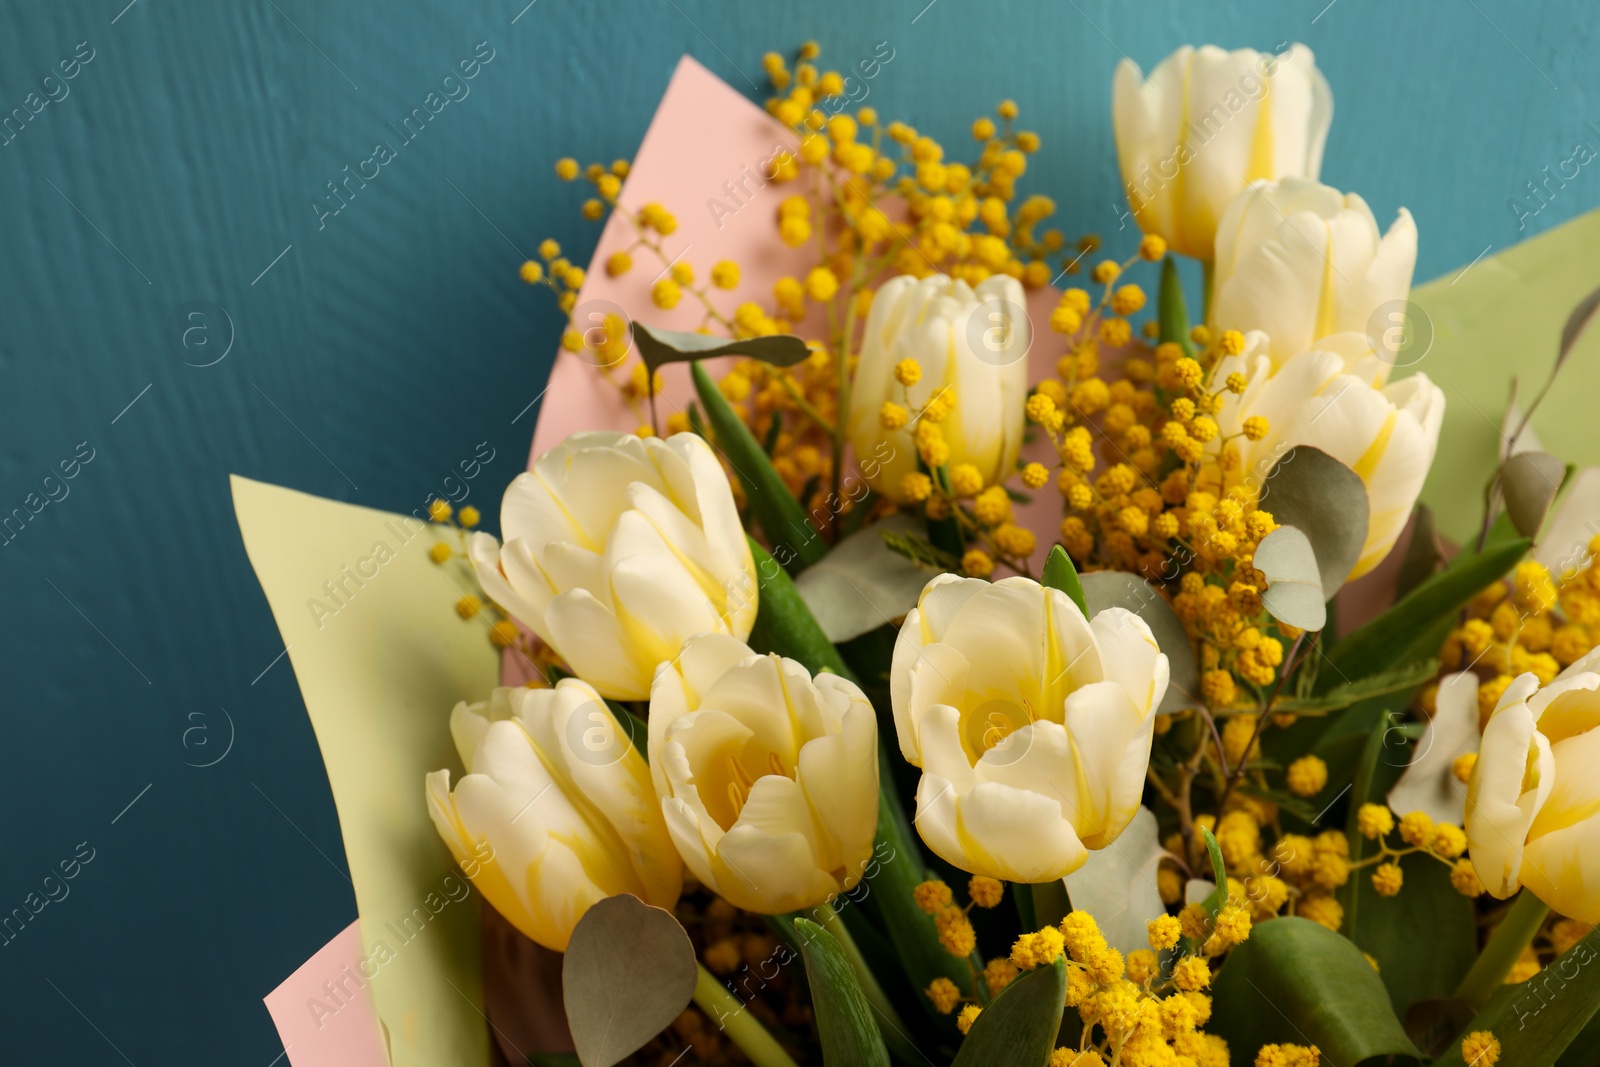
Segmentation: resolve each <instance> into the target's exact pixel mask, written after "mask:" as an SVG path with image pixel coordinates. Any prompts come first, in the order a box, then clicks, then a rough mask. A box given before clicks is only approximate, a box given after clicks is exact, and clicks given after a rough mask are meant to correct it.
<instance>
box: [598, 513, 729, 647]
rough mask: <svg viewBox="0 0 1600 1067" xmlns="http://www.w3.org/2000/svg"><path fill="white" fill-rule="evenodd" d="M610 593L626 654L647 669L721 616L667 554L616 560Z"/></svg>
mask: <svg viewBox="0 0 1600 1067" xmlns="http://www.w3.org/2000/svg"><path fill="white" fill-rule="evenodd" d="M622 525H624V523H619V524H618V527H619V528H620V527H621V526H622ZM611 595H612V597H613V598H614V602H615V604H616V618H617V623H618V625H619V627H620V629H621V631H622V633H623V635H624V637H625V639H626V641H627V648H628V652H629V654H630V655H631V656H632V657H633V659H634V660H635V661H636V662H638V663H639V664H640V665H641V666H642V667H643V668H644V671H645V672H649V673H651V674H653V673H654V671H655V667H656V664H658V663H664V662H667V661H669V660H672V659H674V658H676V657H677V655H678V653H679V652H681V651H683V644H684V642H685V641H687V640H688V639H689V638H691V637H693V636H695V635H696V634H703V633H715V632H716V631H717V629H718V628H719V626H720V625H721V622H722V619H721V616H720V615H718V614H717V612H716V611H715V610H714V609H713V607H712V605H711V602H710V601H708V600H707V599H706V598H705V594H704V592H703V591H702V589H701V587H700V585H699V583H697V582H696V581H695V580H694V578H693V577H692V576H691V575H690V574H689V573H688V572H687V571H685V570H684V569H683V568H682V567H681V566H679V565H678V563H677V560H676V559H675V558H674V557H672V556H663V555H656V556H642V555H641V556H629V557H627V558H625V559H619V560H616V561H615V562H614V563H613V564H612V567H611ZM579 674H580V675H581V674H582V672H581V671H580V672H579Z"/></svg>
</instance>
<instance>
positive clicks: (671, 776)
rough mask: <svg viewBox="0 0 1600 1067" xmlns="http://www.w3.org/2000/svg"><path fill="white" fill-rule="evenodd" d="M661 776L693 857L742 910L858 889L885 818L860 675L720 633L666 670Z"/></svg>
mask: <svg viewBox="0 0 1600 1067" xmlns="http://www.w3.org/2000/svg"><path fill="white" fill-rule="evenodd" d="M650 773H651V775H652V776H653V777H654V779H655V787H656V792H657V793H658V794H659V795H660V797H661V808H662V811H663V812H664V814H665V816H666V822H667V829H668V830H669V831H670V833H671V834H672V840H673V843H674V844H676V845H677V846H678V852H679V853H680V854H681V855H682V856H683V861H684V863H686V864H687V865H688V867H689V870H690V871H692V872H694V876H695V877H696V878H698V879H699V880H700V881H701V882H702V883H704V884H705V885H706V886H709V887H710V888H711V889H712V890H713V891H714V892H716V893H717V894H718V895H719V896H721V897H723V898H724V899H725V900H727V901H728V902H729V903H730V904H733V905H734V906H735V907H739V908H743V909H745V910H746V911H754V912H759V913H761V914H764V915H777V914H781V913H783V912H788V911H796V910H798V909H801V908H809V907H812V906H815V905H817V904H820V903H823V902H824V901H827V900H831V899H832V898H833V897H834V896H836V895H837V894H839V893H842V892H844V891H845V890H848V889H850V888H852V887H854V886H855V885H856V883H857V882H859V881H860V880H861V877H862V874H863V873H864V872H865V870H866V867H867V865H868V862H869V861H870V860H871V857H872V842H873V836H874V834H875V833H876V831H877V826H878V720H877V718H876V716H875V715H874V713H873V710H872V705H871V704H870V703H868V702H867V698H866V697H865V696H863V695H862V693H861V690H860V689H859V688H857V687H856V685H855V683H853V682H849V681H846V680H845V679H843V678H840V677H838V676H837V675H833V674H819V675H817V677H816V678H815V679H813V678H812V677H811V675H810V674H809V673H808V672H807V671H806V669H805V668H804V667H803V666H801V665H800V664H799V663H796V662H795V661H794V660H790V659H782V658H780V657H778V656H762V655H757V654H756V653H754V652H752V651H751V650H750V649H749V648H748V647H746V646H745V645H744V643H743V642H741V641H736V640H734V639H733V638H731V637H726V636H723V635H720V634H708V635H706V636H703V637H697V638H694V639H692V640H691V641H689V643H688V644H686V645H685V646H684V649H683V655H681V656H679V657H678V658H677V659H675V660H673V661H672V662H671V663H664V664H662V665H661V667H660V668H659V669H658V670H657V671H656V677H655V685H654V686H653V687H652V689H651V692H650Z"/></svg>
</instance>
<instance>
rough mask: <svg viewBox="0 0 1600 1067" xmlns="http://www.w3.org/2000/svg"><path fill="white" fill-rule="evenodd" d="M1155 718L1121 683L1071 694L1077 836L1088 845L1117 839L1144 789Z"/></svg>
mask: <svg viewBox="0 0 1600 1067" xmlns="http://www.w3.org/2000/svg"><path fill="white" fill-rule="evenodd" d="M1154 726H1155V717H1154V716H1152V715H1143V716H1141V715H1140V713H1139V710H1138V709H1137V708H1135V707H1134V705H1133V701H1132V700H1131V699H1130V698H1129V696H1128V693H1127V691H1126V690H1124V689H1123V688H1122V687H1121V686H1119V685H1116V684H1114V683H1112V682H1097V683H1095V684H1093V685H1087V686H1084V687H1083V688H1082V689H1080V690H1078V691H1077V692H1075V693H1073V694H1072V695H1071V696H1070V697H1068V698H1067V708H1066V727H1067V733H1068V734H1069V735H1070V737H1071V738H1072V743H1073V748H1074V750H1075V755H1076V759H1077V764H1078V795H1077V797H1076V803H1077V808H1078V810H1079V812H1080V813H1081V815H1080V821H1078V822H1077V823H1076V826H1077V829H1078V836H1079V837H1081V838H1082V839H1083V843H1084V844H1085V845H1086V846H1087V847H1089V848H1103V847H1104V846H1105V845H1107V844H1109V843H1110V842H1111V841H1114V840H1115V839H1116V837H1117V835H1118V834H1120V833H1121V832H1122V830H1123V828H1124V827H1126V826H1127V825H1128V820H1129V819H1132V818H1133V813H1134V812H1135V811H1137V810H1138V809H1139V798H1140V797H1141V795H1142V794H1143V792H1144V780H1145V769H1146V768H1147V767H1148V766H1149V763H1150V742H1151V738H1152V736H1153V732H1154Z"/></svg>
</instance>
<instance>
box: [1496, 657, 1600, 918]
mask: <svg viewBox="0 0 1600 1067" xmlns="http://www.w3.org/2000/svg"><path fill="white" fill-rule="evenodd" d="M1597 671H1600V651H1596V652H1591V653H1589V654H1588V655H1587V656H1585V657H1583V658H1582V659H1580V660H1579V661H1578V662H1576V663H1574V664H1573V665H1572V666H1570V667H1568V668H1567V669H1566V670H1564V671H1562V672H1561V674H1560V675H1558V676H1557V677H1556V680H1555V681H1553V682H1551V683H1550V684H1549V685H1547V686H1545V687H1543V688H1542V689H1541V688H1540V687H1539V681H1538V679H1537V678H1535V677H1534V676H1533V675H1531V674H1524V675H1522V676H1520V677H1518V678H1517V679H1516V680H1514V681H1513V682H1512V683H1511V684H1510V685H1509V686H1507V687H1506V691H1505V693H1504V694H1503V695H1502V696H1501V697H1500V702H1499V704H1497V705H1496V706H1495V709H1494V712H1493V713H1492V714H1491V715H1490V716H1489V724H1488V726H1486V727H1485V728H1484V731H1483V746H1482V748H1481V749H1480V751H1479V753H1478V761H1477V763H1476V765H1475V766H1474V767H1473V770H1472V781H1471V783H1470V784H1469V785H1468V787H1467V811H1466V816H1467V817H1466V830H1467V847H1468V849H1469V851H1470V854H1471V857H1472V866H1473V867H1474V869H1476V870H1477V872H1478V878H1479V880H1481V881H1482V882H1483V885H1484V888H1486V889H1487V890H1488V891H1489V892H1490V893H1491V894H1492V895H1493V896H1496V897H1498V898H1500V899H1502V900H1503V899H1505V898H1506V897H1509V896H1511V895H1512V894H1513V893H1515V892H1516V891H1517V889H1518V888H1519V887H1522V886H1525V887H1526V888H1527V889H1528V890H1529V892H1531V893H1533V895H1534V896H1536V897H1538V898H1539V899H1540V900H1542V901H1544V902H1545V903H1546V904H1548V905H1550V907H1551V908H1552V909H1554V910H1555V911H1557V912H1559V913H1560V914H1562V915H1567V916H1570V917H1572V918H1574V919H1578V920H1580V921H1582V922H1587V923H1595V922H1600V775H1596V774H1595V768H1596V767H1597V766H1600V673H1596V672H1597Z"/></svg>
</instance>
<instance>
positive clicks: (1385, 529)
mask: <svg viewBox="0 0 1600 1067" xmlns="http://www.w3.org/2000/svg"><path fill="white" fill-rule="evenodd" d="M1245 344H1246V347H1245V351H1244V352H1242V353H1240V354H1239V355H1237V356H1229V357H1227V358H1225V359H1223V360H1222V362H1221V363H1220V364H1219V365H1218V367H1217V369H1216V370H1215V371H1214V372H1213V374H1212V377H1213V378H1214V379H1215V380H1217V381H1221V380H1223V379H1225V378H1226V376H1227V375H1228V374H1229V373H1232V372H1234V371H1242V372H1243V373H1245V375H1246V377H1247V378H1248V379H1249V382H1248V384H1247V385H1246V386H1245V389H1244V392H1243V393H1242V394H1240V395H1238V396H1235V395H1234V394H1233V393H1231V392H1224V393H1223V394H1222V397H1221V401H1222V411H1221V413H1220V414H1219V415H1218V416H1217V420H1218V422H1219V423H1220V425H1221V427H1222V431H1223V436H1222V438H1221V440H1222V441H1224V442H1226V443H1225V444H1222V445H1220V446H1213V447H1216V448H1219V449H1221V450H1224V451H1225V450H1229V449H1231V450H1235V457H1234V458H1235V460H1236V462H1237V465H1235V466H1232V467H1231V470H1232V471H1233V472H1234V475H1235V476H1238V477H1242V478H1244V479H1247V480H1249V481H1251V482H1252V484H1253V485H1254V486H1255V487H1256V488H1257V490H1258V491H1259V489H1260V488H1261V486H1262V483H1263V482H1264V480H1265V478H1266V476H1267V475H1268V474H1269V473H1270V472H1271V470H1272V468H1273V466H1274V465H1275V464H1276V463H1277V462H1278V461H1279V460H1280V459H1282V458H1283V457H1284V456H1286V455H1287V454H1288V453H1289V452H1290V451H1291V450H1292V449H1293V448H1294V447H1295V446H1297V445H1309V446H1311V447H1313V448H1319V449H1321V450H1322V451H1324V452H1326V453H1327V454H1328V455H1330V456H1332V457H1333V458H1334V459H1336V460H1338V461H1339V462H1341V463H1343V464H1344V465H1345V466H1347V467H1349V468H1350V469H1352V470H1353V471H1355V472H1356V474H1357V475H1359V476H1360V478H1361V481H1362V482H1363V483H1364V484H1365V485H1366V488H1367V503H1368V506H1369V509H1370V510H1369V513H1368V518H1367V539H1366V542H1365V544H1364V545H1363V546H1362V549H1361V556H1360V558H1359V559H1358V560H1357V562H1356V565H1355V568H1354V569H1353V570H1352V571H1351V572H1350V574H1349V576H1348V577H1350V578H1352V579H1353V578H1359V577H1360V576H1361V575H1363V574H1365V573H1367V572H1368V571H1370V570H1371V569H1372V568H1373V567H1375V566H1377V565H1378V563H1379V561H1381V560H1382V559H1383V557H1385V556H1387V555H1388V554H1389V550H1390V549H1391V548H1393V547H1394V543H1395V541H1396V540H1397V539H1398V538H1399V536H1400V532H1401V531H1402V530H1403V529H1405V525H1406V521H1407V520H1408V519H1409V518H1410V516H1411V508H1412V505H1413V504H1415V503H1416V500H1417V495H1418V494H1419V493H1420V492H1421V491H1422V482H1423V479H1424V478H1426V477H1427V474H1428V468H1429V467H1430V466H1431V465H1432V464H1433V454H1434V450H1435V448H1436V447H1437V445H1438V442H1439V428H1440V426H1441V424H1442V423H1443V421H1444V391H1443V390H1441V389H1440V388H1439V387H1438V386H1436V385H1434V384H1433V383H1432V382H1431V381H1429V380H1428V376H1427V375H1425V374H1414V375H1412V376H1410V377H1408V378H1404V379H1402V380H1400V381H1398V382H1395V383H1394V384H1393V385H1388V386H1385V387H1383V388H1381V389H1379V388H1375V387H1374V386H1373V385H1372V384H1371V383H1370V381H1369V380H1368V379H1365V378H1362V377H1359V376H1357V375H1354V374H1350V373H1348V372H1347V371H1346V369H1345V368H1346V363H1345V360H1344V358H1343V357H1342V356H1340V355H1339V354H1337V353H1335V352H1331V351H1311V352H1302V353H1300V354H1299V355H1297V356H1294V357H1292V358H1291V359H1289V360H1288V361H1287V362H1285V363H1284V365H1283V367H1282V368H1281V369H1279V370H1277V371H1276V372H1274V371H1273V370H1272V364H1271V361H1270V359H1269V358H1268V356H1267V355H1266V354H1265V352H1266V345H1267V339H1266V336H1265V335H1264V334H1261V333H1257V332H1252V333H1250V334H1249V335H1247V337H1246V339H1245ZM1251 417H1261V418H1265V419H1266V420H1267V424H1268V426H1269V427H1270V428H1269V429H1268V431H1267V432H1266V434H1265V435H1264V436H1263V437H1261V438H1260V440H1250V439H1249V437H1248V436H1244V435H1243V429H1242V427H1243V423H1244V422H1245V420H1246V419H1247V418H1251Z"/></svg>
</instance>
